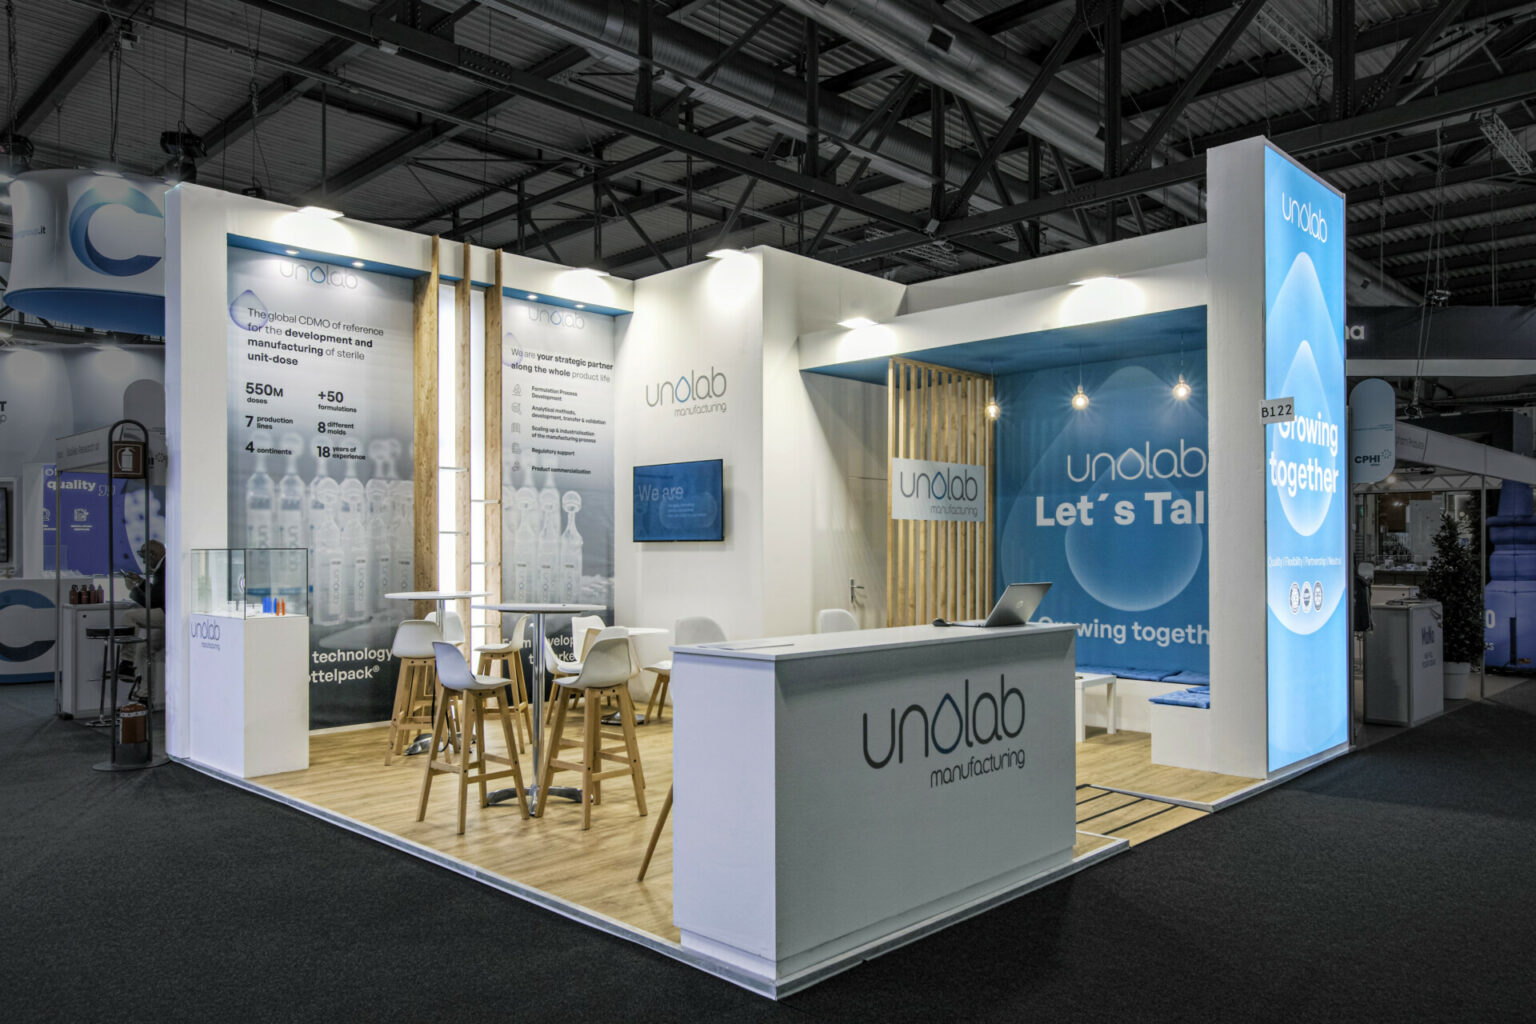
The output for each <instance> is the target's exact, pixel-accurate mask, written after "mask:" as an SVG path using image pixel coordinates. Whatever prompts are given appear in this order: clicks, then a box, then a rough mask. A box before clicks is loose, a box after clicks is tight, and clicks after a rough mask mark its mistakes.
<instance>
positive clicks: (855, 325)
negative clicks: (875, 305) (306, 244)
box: [837, 316, 875, 331]
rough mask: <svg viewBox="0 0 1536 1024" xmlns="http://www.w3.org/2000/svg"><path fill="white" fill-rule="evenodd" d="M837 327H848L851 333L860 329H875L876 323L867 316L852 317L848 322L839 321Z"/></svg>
mask: <svg viewBox="0 0 1536 1024" xmlns="http://www.w3.org/2000/svg"><path fill="white" fill-rule="evenodd" d="M837 326H839V327H846V328H848V329H849V330H850V331H856V330H858V329H859V328H860V327H873V326H875V321H873V320H871V319H870V318H869V317H867V316H851V317H849V318H848V319H847V320H839V321H838V322H837Z"/></svg>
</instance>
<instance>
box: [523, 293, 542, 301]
mask: <svg viewBox="0 0 1536 1024" xmlns="http://www.w3.org/2000/svg"><path fill="white" fill-rule="evenodd" d="M523 298H525V299H527V300H528V301H529V302H537V301H538V299H539V297H538V296H537V295H535V294H534V293H533V292H529V293H528V294H527V295H525V296H523Z"/></svg>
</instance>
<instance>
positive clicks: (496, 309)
mask: <svg viewBox="0 0 1536 1024" xmlns="http://www.w3.org/2000/svg"><path fill="white" fill-rule="evenodd" d="M491 260H492V262H493V263H494V265H495V267H496V275H495V281H496V283H495V285H494V286H493V287H492V288H490V289H488V290H487V291H486V293H485V590H486V591H487V592H488V593H489V595H490V596H489V597H487V598H486V602H485V603H486V604H499V603H500V602H501V513H502V508H501V335H502V325H501V289H502V286H503V281H502V269H501V250H500V249H497V250H496V251H495V252H494V253H493V254H492V255H491ZM487 621H488V625H487V626H486V630H485V640H486V643H488V644H493V643H496V642H497V641H499V640H500V639H501V616H500V615H492V616H491V617H490V618H489V620H487Z"/></svg>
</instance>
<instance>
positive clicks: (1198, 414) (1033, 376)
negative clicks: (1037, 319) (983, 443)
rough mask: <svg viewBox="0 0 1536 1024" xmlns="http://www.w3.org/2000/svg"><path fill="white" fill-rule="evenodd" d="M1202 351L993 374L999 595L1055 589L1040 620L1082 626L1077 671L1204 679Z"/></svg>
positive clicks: (1195, 343)
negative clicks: (1183, 393)
mask: <svg viewBox="0 0 1536 1024" xmlns="http://www.w3.org/2000/svg"><path fill="white" fill-rule="evenodd" d="M1126 329H1127V330H1131V331H1134V330H1135V326H1134V321H1128V322H1127V328H1126ZM1203 342H1204V339H1203V338H1200V337H1195V338H1191V347H1190V348H1189V349H1188V350H1187V351H1186V352H1185V353H1184V354H1182V355H1180V354H1178V353H1170V354H1166V355H1148V356H1145V357H1142V358H1139V359H1134V360H1125V361H1116V362H1103V363H1089V364H1088V365H1086V366H1084V367H1083V368H1082V369H1081V371H1079V369H1078V367H1076V366H1072V367H1064V368H1056V369H1047V370H1038V371H1035V372H1033V373H1018V374H1008V375H1006V376H1000V377H998V378H997V382H996V389H997V390H996V394H997V400H998V403H999V404H1000V405H1001V406H1002V408H1003V415H1002V417H1001V418H1000V419H999V420H998V422H997V506H996V507H997V580H998V587H999V589H1001V587H1002V585H1003V584H1004V583H1007V582H1016V581H1021V580H1050V581H1051V583H1052V584H1053V585H1052V587H1051V590H1050V593H1048V594H1047V595H1046V597H1045V601H1044V602H1043V603H1042V604H1041V605H1040V610H1039V612H1038V613H1037V614H1036V615H1035V620H1036V621H1040V620H1042V619H1050V620H1053V621H1056V622H1075V623H1077V624H1078V636H1077V663H1078V664H1079V665H1081V666H1083V667H1094V668H1105V669H1125V670H1127V671H1128V672H1130V671H1134V672H1137V673H1145V672H1155V673H1176V672H1180V671H1189V672H1200V673H1206V672H1208V671H1209V668H1210V647H1209V632H1208V629H1209V624H1210V618H1209V599H1208V565H1207V555H1206V525H1205V524H1206V519H1207V512H1208V504H1207V496H1206V470H1207V468H1208V467H1207V457H1206V407H1205V397H1206V388H1205V348H1204V343H1203ZM1181 373H1182V374H1183V375H1184V377H1185V379H1186V380H1187V381H1188V383H1189V384H1190V386H1191V391H1190V395H1189V397H1188V398H1186V399H1183V400H1180V399H1178V398H1175V397H1174V395H1173V386H1174V384H1175V383H1176V382H1177V380H1178V378H1179V375H1180V374H1181ZM1080 375H1081V376H1080ZM1079 379H1081V381H1082V384H1083V387H1084V390H1086V391H1087V392H1088V394H1089V395H1090V396H1091V399H1092V400H1091V403H1090V404H1089V406H1088V407H1087V408H1086V409H1083V410H1075V409H1073V408H1072V407H1071V403H1070V398H1071V395H1072V393H1073V391H1075V390H1076V388H1077V385H1078V381H1079Z"/></svg>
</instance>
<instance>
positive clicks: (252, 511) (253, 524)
mask: <svg viewBox="0 0 1536 1024" xmlns="http://www.w3.org/2000/svg"><path fill="white" fill-rule="evenodd" d="M271 446H272V438H271V436H270V435H266V434H263V435H259V436H258V437H257V439H256V469H255V471H254V472H252V473H251V475H250V476H249V477H248V478H247V479H246V481H245V546H246V547H248V548H270V547H272V546H273V543H272V539H273V534H274V533H275V527H276V516H275V515H274V506H275V505H276V500H275V499H276V488H274V487H273V485H272V478H271V477H270V476H268V475H267V454H266V450H265V449H267V448H270V447H271Z"/></svg>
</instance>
